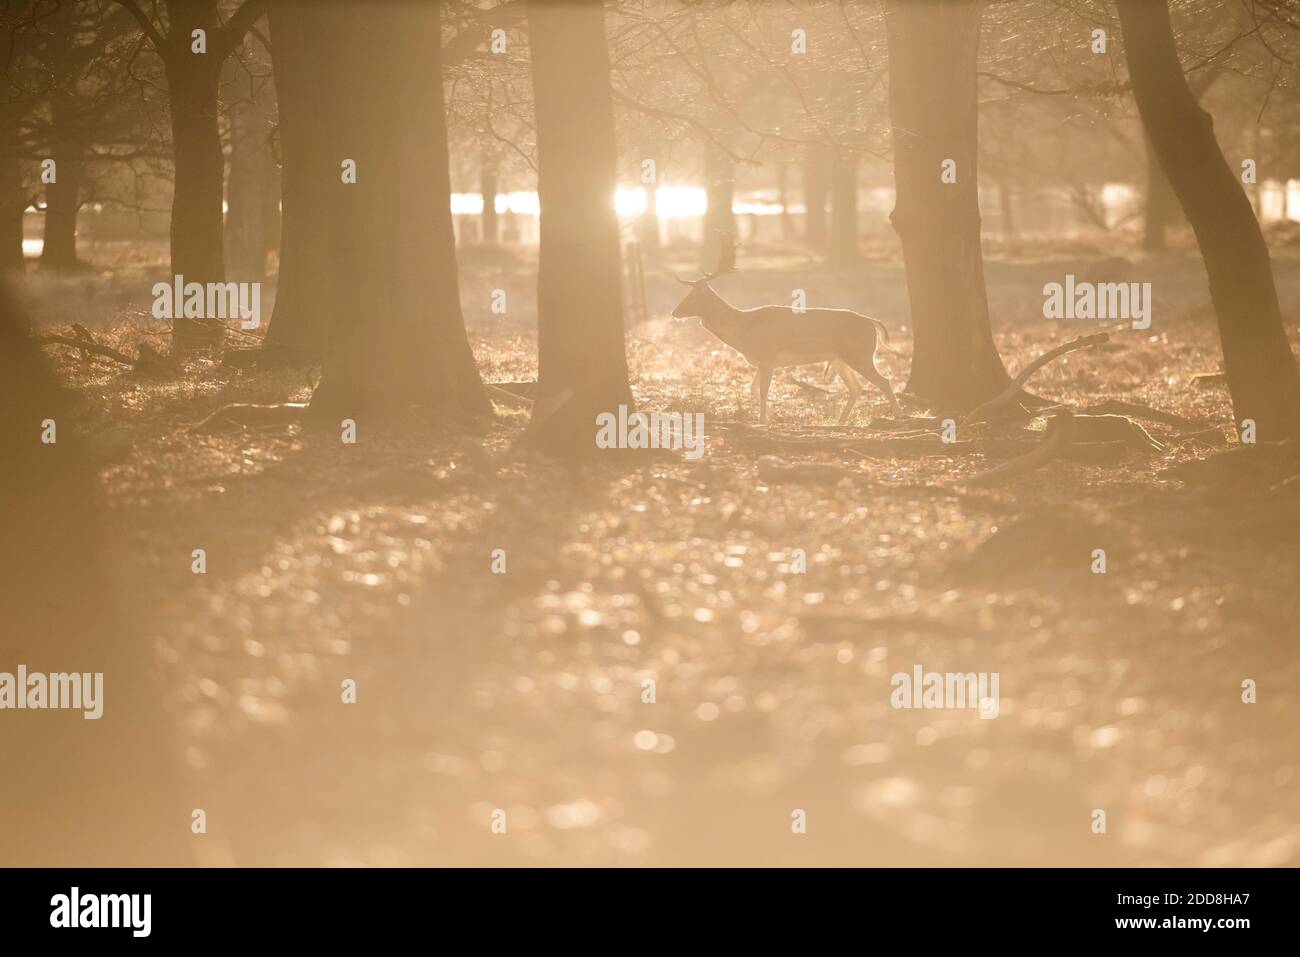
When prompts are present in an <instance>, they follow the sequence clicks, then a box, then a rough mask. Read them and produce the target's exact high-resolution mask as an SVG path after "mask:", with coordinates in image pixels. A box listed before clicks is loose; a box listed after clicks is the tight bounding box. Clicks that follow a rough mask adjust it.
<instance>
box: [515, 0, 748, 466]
mask: <svg viewBox="0 0 1300 957" xmlns="http://www.w3.org/2000/svg"><path fill="white" fill-rule="evenodd" d="M528 24H529V30H530V40H531V52H532V68H533V96H534V101H535V103H536V112H537V156H538V175H537V192H538V198H539V200H540V202H541V210H542V218H541V251H540V254H539V262H538V275H537V346H538V367H539V375H538V390H537V391H538V397H537V401H536V403H535V404H534V407H533V418H532V422H531V423H530V426H529V432H530V435H529V438H530V440H531V442H532V443H533V444H534V445H535V446H536V447H538V448H540V449H542V450H543V451H546V452H548V453H551V454H558V455H565V456H570V455H580V454H583V453H588V454H589V453H591V452H593V451H594V450H595V447H596V446H595V434H596V416H597V415H598V414H599V413H601V412H613V413H615V414H617V411H618V407H619V406H620V405H626V406H627V407H628V408H629V409H631V408H632V406H633V400H632V390H631V387H630V386H629V385H628V378H627V358H626V356H625V354H624V345H623V296H622V277H621V271H620V256H619V234H618V220H617V217H616V215H615V212H614V201H613V197H614V189H615V184H616V178H615V177H616V164H617V161H618V154H617V148H616V144H615V138H614V109H613V97H612V94H611V91H610V71H609V51H608V49H607V47H606V40H605V13H604V7H603V5H602V4H601V3H600V2H598V0H583V2H577V3H565V4H560V3H552V2H548V0H529V4H528ZM710 205H712V204H710ZM728 209H730V207H729V206H728Z"/></svg>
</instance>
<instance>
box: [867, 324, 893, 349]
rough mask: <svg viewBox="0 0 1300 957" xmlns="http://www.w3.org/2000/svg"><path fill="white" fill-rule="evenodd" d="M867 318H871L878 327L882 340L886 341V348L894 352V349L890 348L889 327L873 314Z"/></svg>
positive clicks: (877, 330)
mask: <svg viewBox="0 0 1300 957" xmlns="http://www.w3.org/2000/svg"><path fill="white" fill-rule="evenodd" d="M867 318H868V319H869V320H871V324H872V325H873V326H875V327H876V332H877V333H878V334H879V335H880V341H881V342H882V343H884V345H885V348H886V349H888V350H889V351H890V352H893V351H894V350H893V349H890V348H889V327H888V326H886V325H885V324H884V323H883V322H881V321H880V320H879V319H875V318H873V317H871V316H867Z"/></svg>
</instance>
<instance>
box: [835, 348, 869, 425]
mask: <svg viewBox="0 0 1300 957" xmlns="http://www.w3.org/2000/svg"><path fill="white" fill-rule="evenodd" d="M831 365H832V366H833V367H834V369H835V372H836V374H837V375H839V377H840V378H841V379H843V380H844V385H845V387H846V388H847V389H848V390H849V398H848V401H846V402H845V403H844V411H843V412H841V413H840V419H839V421H840V424H841V425H843V424H844V423H845V422H847V421H849V414H850V413H851V412H852V411H853V407H854V406H855V405H857V404H858V399H859V398H860V397H861V396H862V386H861V385H859V384H858V377H857V376H856V375H854V373H853V370H852V369H850V368H849V367H848V366H847V365H845V364H844V363H843V362H842V361H840V360H839V359H836V360H835V361H834V362H833V363H831Z"/></svg>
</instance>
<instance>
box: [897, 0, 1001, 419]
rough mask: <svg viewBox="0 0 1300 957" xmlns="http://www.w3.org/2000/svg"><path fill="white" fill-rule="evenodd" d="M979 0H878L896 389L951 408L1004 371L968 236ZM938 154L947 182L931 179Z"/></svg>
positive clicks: (936, 175) (987, 388) (972, 210)
mask: <svg viewBox="0 0 1300 957" xmlns="http://www.w3.org/2000/svg"><path fill="white" fill-rule="evenodd" d="M980 15H981V3H980V2H978V0H958V2H951V3H939V2H936V0H889V2H887V3H886V6H885V23H886V29H887V33H888V42H889V76H890V83H889V108H890V122H891V125H892V128H893V141H894V182H895V189H896V200H895V205H894V212H893V215H892V216H891V221H892V222H893V225H894V229H895V231H896V232H897V233H898V238H899V240H900V242H901V243H902V247H903V262H904V265H905V267H906V271H907V292H908V299H909V300H910V302H911V311H912V330H913V342H914V348H913V354H912V371H911V377H910V379H909V381H908V385H907V391H909V392H911V393H912V394H914V395H915V396H916V397H917V398H918V399H920V400H921V401H922V402H925V403H926V404H928V405H930V406H931V407H932V408H936V409H941V410H954V411H962V410H966V409H970V408H973V407H974V406H976V405H978V404H979V403H981V402H984V401H985V400H987V399H990V398H992V397H993V396H994V395H996V394H997V393H998V392H999V391H1000V390H1001V389H1002V388H1003V387H1004V386H1005V385H1006V384H1007V382H1008V381H1010V379H1009V376H1008V375H1007V371H1006V369H1005V368H1003V365H1002V360H1001V358H1000V357H999V356H998V351H997V347H996V346H995V345H994V343H993V333H992V330H991V327H990V324H989V309H988V297H987V294H986V291H985V287H984V258H983V252H982V250H981V246H980V211H979V194H978V191H977V186H978V183H979V170H978V155H979V150H978V136H979V111H978V103H977V96H976V93H977V87H976V76H975V65H976V57H977V55H978V51H979V40H980ZM946 160H953V161H955V163H956V182H955V183H945V182H942V180H941V178H940V177H941V173H942V171H943V165H944V162H945V161H946Z"/></svg>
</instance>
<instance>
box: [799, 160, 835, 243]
mask: <svg viewBox="0 0 1300 957" xmlns="http://www.w3.org/2000/svg"><path fill="white" fill-rule="evenodd" d="M829 195H830V160H829V158H828V153H827V151H826V147H824V146H808V147H805V150H804V163H803V202H804V227H803V235H804V241H805V242H807V243H808V245H809V246H813V247H814V248H816V249H825V248H826V238H827V229H826V200H827V198H828V197H829Z"/></svg>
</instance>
